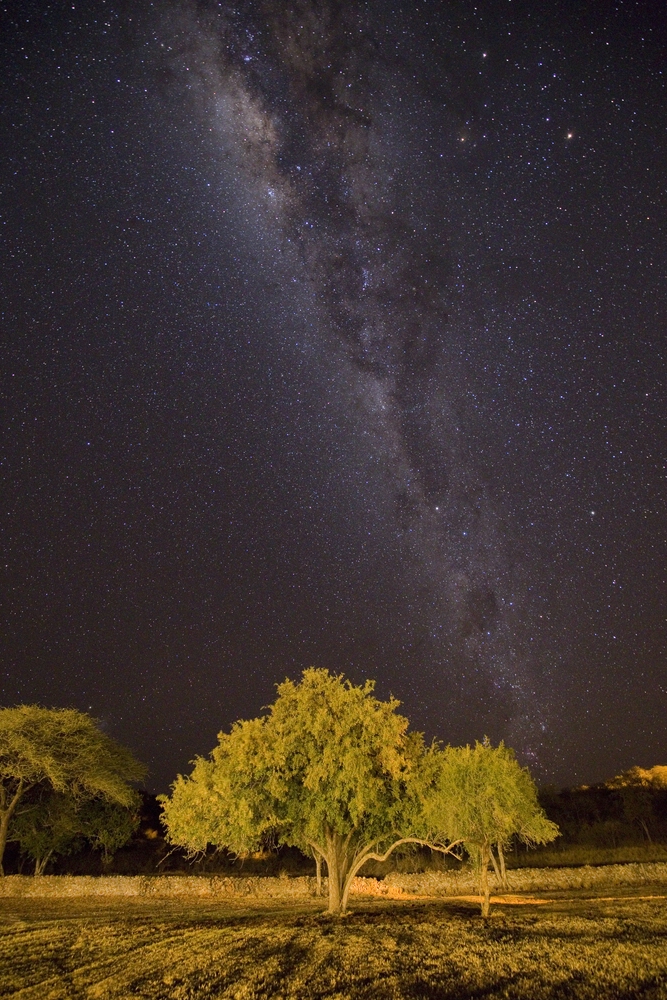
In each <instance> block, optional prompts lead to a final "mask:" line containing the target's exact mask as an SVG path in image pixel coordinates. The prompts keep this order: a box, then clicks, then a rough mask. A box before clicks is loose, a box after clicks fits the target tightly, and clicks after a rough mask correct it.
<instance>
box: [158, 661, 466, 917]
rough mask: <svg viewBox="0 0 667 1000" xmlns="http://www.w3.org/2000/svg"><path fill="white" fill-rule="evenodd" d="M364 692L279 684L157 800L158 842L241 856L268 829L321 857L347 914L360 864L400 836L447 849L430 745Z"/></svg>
mask: <svg viewBox="0 0 667 1000" xmlns="http://www.w3.org/2000/svg"><path fill="white" fill-rule="evenodd" d="M373 690H374V685H373V683H372V682H371V681H367V682H366V684H365V685H363V686H362V687H356V686H354V685H353V684H351V683H350V682H349V681H346V680H344V679H343V678H342V677H341V676H332V675H330V674H329V673H328V671H326V670H315V669H310V670H305V671H304V673H303V677H302V679H301V681H300V682H299V683H294V682H293V681H290V680H286V681H285V682H284V683H283V684H280V685H278V697H277V698H276V701H275V702H274V704H273V705H272V706H271V707H270V709H269V711H268V714H267V715H264V716H262V717H260V718H257V719H252V720H250V721H245V722H237V723H236V724H235V725H234V726H233V727H232V729H231V732H229V733H220V735H219V737H218V745H217V747H216V748H215V749H214V750H213V752H212V753H211V755H210V757H209V758H202V757H199V758H197V759H196V760H195V762H194V770H193V771H192V774H191V775H190V776H189V777H183V776H181V775H179V777H178V778H177V780H176V782H175V783H174V785H173V786H172V791H171V796H169V797H167V796H163V797H162V800H161V801H162V802H163V805H164V816H163V820H164V823H165V826H166V828H167V831H168V839H169V840H170V841H171V843H174V844H179V845H181V846H183V847H185V848H186V849H187V850H188V851H189V852H190V853H192V854H196V853H198V852H202V851H205V850H206V847H207V845H209V844H212V845H215V846H217V847H225V848H227V849H228V850H230V851H232V852H235V853H237V854H239V855H246V854H248V853H249V852H251V851H253V850H257V848H258V847H259V846H260V844H261V842H262V839H263V838H266V837H267V836H271V835H272V836H274V837H275V839H276V840H277V841H278V842H279V843H283V844H288V845H292V846H296V847H298V848H300V849H301V850H302V851H304V853H311V854H312V855H313V856H314V857H315V858H318V857H319V858H321V859H323V860H324V861H325V863H326V866H327V873H328V887H329V912H331V913H340V912H344V911H345V909H346V907H347V902H348V896H349V892H350V885H351V882H352V879H353V878H354V876H355V875H356V874H357V872H359V871H360V869H361V868H362V866H363V865H364V864H365V863H366V861H368V860H371V859H374V860H378V861H382V860H386V858H388V857H389V855H390V854H391V852H392V851H393V850H395V849H396V848H397V847H398V846H400V845H402V844H406V843H420V844H425V845H427V846H430V847H431V848H433V849H435V850H438V851H442V852H443V853H448V852H450V851H452V849H453V847H454V846H455V844H453V843H452V842H451V839H450V838H448V837H447V835H446V830H445V829H444V828H442V827H438V826H437V825H435V826H434V825H433V819H437V816H438V810H437V809H431V810H430V812H428V811H427V810H425V808H424V806H425V803H426V802H427V801H429V797H430V796H433V795H436V794H437V792H438V789H439V784H438V780H439V751H438V750H437V748H435V747H430V748H427V747H425V746H424V742H423V739H422V736H421V734H419V733H408V732H407V729H408V722H407V719H405V718H403V717H402V716H400V715H398V714H397V711H396V710H397V708H398V705H399V702H397V701H396V700H395V699H393V698H392V699H390V700H389V701H387V702H383V701H379V700H378V699H376V698H375V697H374V696H373Z"/></svg>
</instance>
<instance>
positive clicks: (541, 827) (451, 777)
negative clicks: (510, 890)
mask: <svg viewBox="0 0 667 1000" xmlns="http://www.w3.org/2000/svg"><path fill="white" fill-rule="evenodd" d="M439 780H440V786H439V795H438V796H436V797H435V798H434V799H433V800H432V801H433V804H434V807H435V808H436V809H437V810H438V822H439V823H440V824H441V825H442V826H443V827H445V828H446V829H447V830H448V831H449V835H450V837H452V838H456V839H458V840H461V841H462V842H463V844H464V846H465V848H466V850H467V851H468V853H469V854H470V855H471V857H472V859H473V861H474V862H475V863H476V865H477V867H478V870H479V873H480V882H481V890H482V897H483V902H482V912H483V914H484V915H485V916H487V915H488V912H489V882H488V867H489V861H491V862H492V863H493V865H494V867H495V868H497V863H496V858H495V856H494V853H493V849H494V847H495V848H496V850H497V852H498V855H499V858H498V860H499V862H500V865H501V871H499V874H500V875H501V877H502V878H503V879H504V860H503V847H504V846H506V845H507V844H508V842H509V841H510V840H511V838H512V837H517V838H518V839H520V840H522V841H523V842H524V843H526V844H545V843H548V842H549V841H551V840H554V839H555V837H557V836H558V827H557V826H556V824H555V823H552V822H551V820H549V819H548V818H547V816H546V814H545V812H544V810H543V809H542V807H541V806H540V804H539V802H538V799H537V788H536V787H535V784H534V782H533V779H532V778H531V776H530V773H529V771H528V770H527V769H526V768H523V767H521V766H520V765H519V763H518V761H517V759H516V757H515V756H514V752H513V751H512V750H510V749H509V747H506V746H505V745H504V744H503V743H500V745H499V746H497V747H493V746H491V744H490V743H489V742H488V741H487V740H485V741H484V742H483V743H479V742H478V743H476V744H475V745H474V746H473V747H471V746H465V747H445V749H444V750H443V751H442V758H441V767H440V779H439Z"/></svg>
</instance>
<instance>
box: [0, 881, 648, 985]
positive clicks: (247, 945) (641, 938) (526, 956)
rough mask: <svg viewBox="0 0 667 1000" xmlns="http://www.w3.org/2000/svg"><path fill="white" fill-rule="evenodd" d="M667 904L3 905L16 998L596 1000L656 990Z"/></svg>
mask: <svg viewBox="0 0 667 1000" xmlns="http://www.w3.org/2000/svg"><path fill="white" fill-rule="evenodd" d="M666 934H667V913H666V911H665V905H664V899H655V900H651V899H646V900H641V899H625V900H617V901H606V902H605V901H595V900H586V901H582V902H568V903H557V904H553V905H546V906H541V907H539V908H538V907H531V906H523V907H514V908H511V907H506V908H503V909H502V910H497V911H496V912H495V914H494V916H492V917H491V918H490V920H489V921H487V922H483V921H480V920H479V919H478V918H476V917H474V916H473V915H472V911H471V910H469V909H467V908H466V906H465V904H461V903H447V902H443V903H438V904H430V905H427V904H414V903H411V904H401V905H397V904H387V903H385V902H376V903H368V904H367V905H366V907H365V909H364V910H363V912H357V913H355V914H353V915H351V916H349V917H348V918H347V919H346V920H343V921H340V920H331V919H329V918H327V917H322V916H321V915H318V914H315V913H314V912H313V910H312V908H309V907H308V906H307V905H304V906H301V907H295V906H291V907H287V906H277V905H275V904H274V905H273V906H272V907H268V906H267V907H265V908H263V909H258V908H255V909H254V910H248V909H245V910H243V909H241V908H233V907H232V906H230V905H228V904H227V905H225V904H220V903H218V904H212V903H208V904H207V903H204V902H201V901H198V902H197V903H196V904H190V905H188V904H187V903H185V902H181V901H178V902H168V901H165V900H160V901H159V903H157V902H145V903H143V904H129V903H125V904H124V905H113V904H108V903H107V904H100V903H97V902H89V901H77V900H69V901H66V902H63V903H61V904H56V903H48V902H46V901H44V900H39V901H38V900H21V901H15V902H11V903H10V902H9V901H5V902H4V903H3V920H2V924H1V925H0V995H2V996H16V997H17V1000H71V998H72V997H79V998H81V1000H93V998H95V1000H121V998H122V1000H126V998H128V997H142V998H143V1000H194V998H208V997H217V998H220V1000H268V998H274V1000H324V998H327V1000H361V998H363V1000H399V998H401V1000H412V998H414V1000H417V998H420V1000H425V998H432V1000H436V998H437V1000H460V998H462V997H472V996H475V997H483V998H484V1000H501V998H503V1000H557V998H558V1000H562V998H565V997H567V998H568V1000H600V998H602V997H604V998H614V997H616V998H618V997H628V998H629V997H638V996H641V997H645V998H652V1000H659V998H662V997H665V996H667V949H666V948H665V947H664V941H665V936H666Z"/></svg>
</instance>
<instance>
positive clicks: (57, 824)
mask: <svg viewBox="0 0 667 1000" xmlns="http://www.w3.org/2000/svg"><path fill="white" fill-rule="evenodd" d="M79 827H80V823H79V821H78V816H77V810H76V802H75V801H74V799H73V798H72V797H71V795H64V794H63V793H61V792H54V791H53V790H52V789H50V788H46V787H40V786H37V787H36V788H34V789H32V791H31V792H28V794H27V795H25V796H24V797H23V800H22V803H21V808H19V809H18V810H17V811H16V812H15V813H14V816H13V818H12V821H11V823H10V826H9V835H8V840H15V841H17V842H18V844H19V847H20V850H21V854H23V855H27V856H28V857H29V858H31V859H32V861H33V862H34V864H35V875H43V874H44V871H45V869H46V866H47V864H48V863H49V861H50V859H51V858H52V857H53V855H54V854H69V853H71V851H73V850H75V849H76V847H77V846H78V845H79V844H82V843H83V839H82V837H81V831H80V829H79Z"/></svg>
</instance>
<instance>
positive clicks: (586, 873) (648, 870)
mask: <svg viewBox="0 0 667 1000" xmlns="http://www.w3.org/2000/svg"><path fill="white" fill-rule="evenodd" d="M507 880H508V883H509V889H510V890H512V891H513V892H539V891H540V890H542V891H547V892H549V891H553V890H557V889H593V888H597V887H598V886H604V885H609V886H614V885H641V884H643V883H647V882H667V863H665V862H664V861H656V862H652V863H646V864H643V863H633V864H627V865H599V866H595V867H594V866H592V865H585V866H582V867H581V868H514V869H512V870H510V871H508V872H507ZM384 881H385V882H386V883H387V884H388V885H389V886H391V887H392V888H394V889H399V890H402V891H403V892H407V893H414V894H416V895H420V896H462V895H468V894H469V893H475V892H478V891H479V890H478V885H479V883H478V882H477V879H476V878H475V875H474V872H472V871H471V870H470V869H466V868H464V869H462V870H461V871H451V872H423V873H420V874H415V875H408V874H403V873H401V872H390V873H389V874H388V875H387V876H386V877H385V879H384ZM489 884H490V885H491V887H492V888H493V889H498V888H499V884H498V881H497V879H496V877H495V875H492V874H489Z"/></svg>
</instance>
